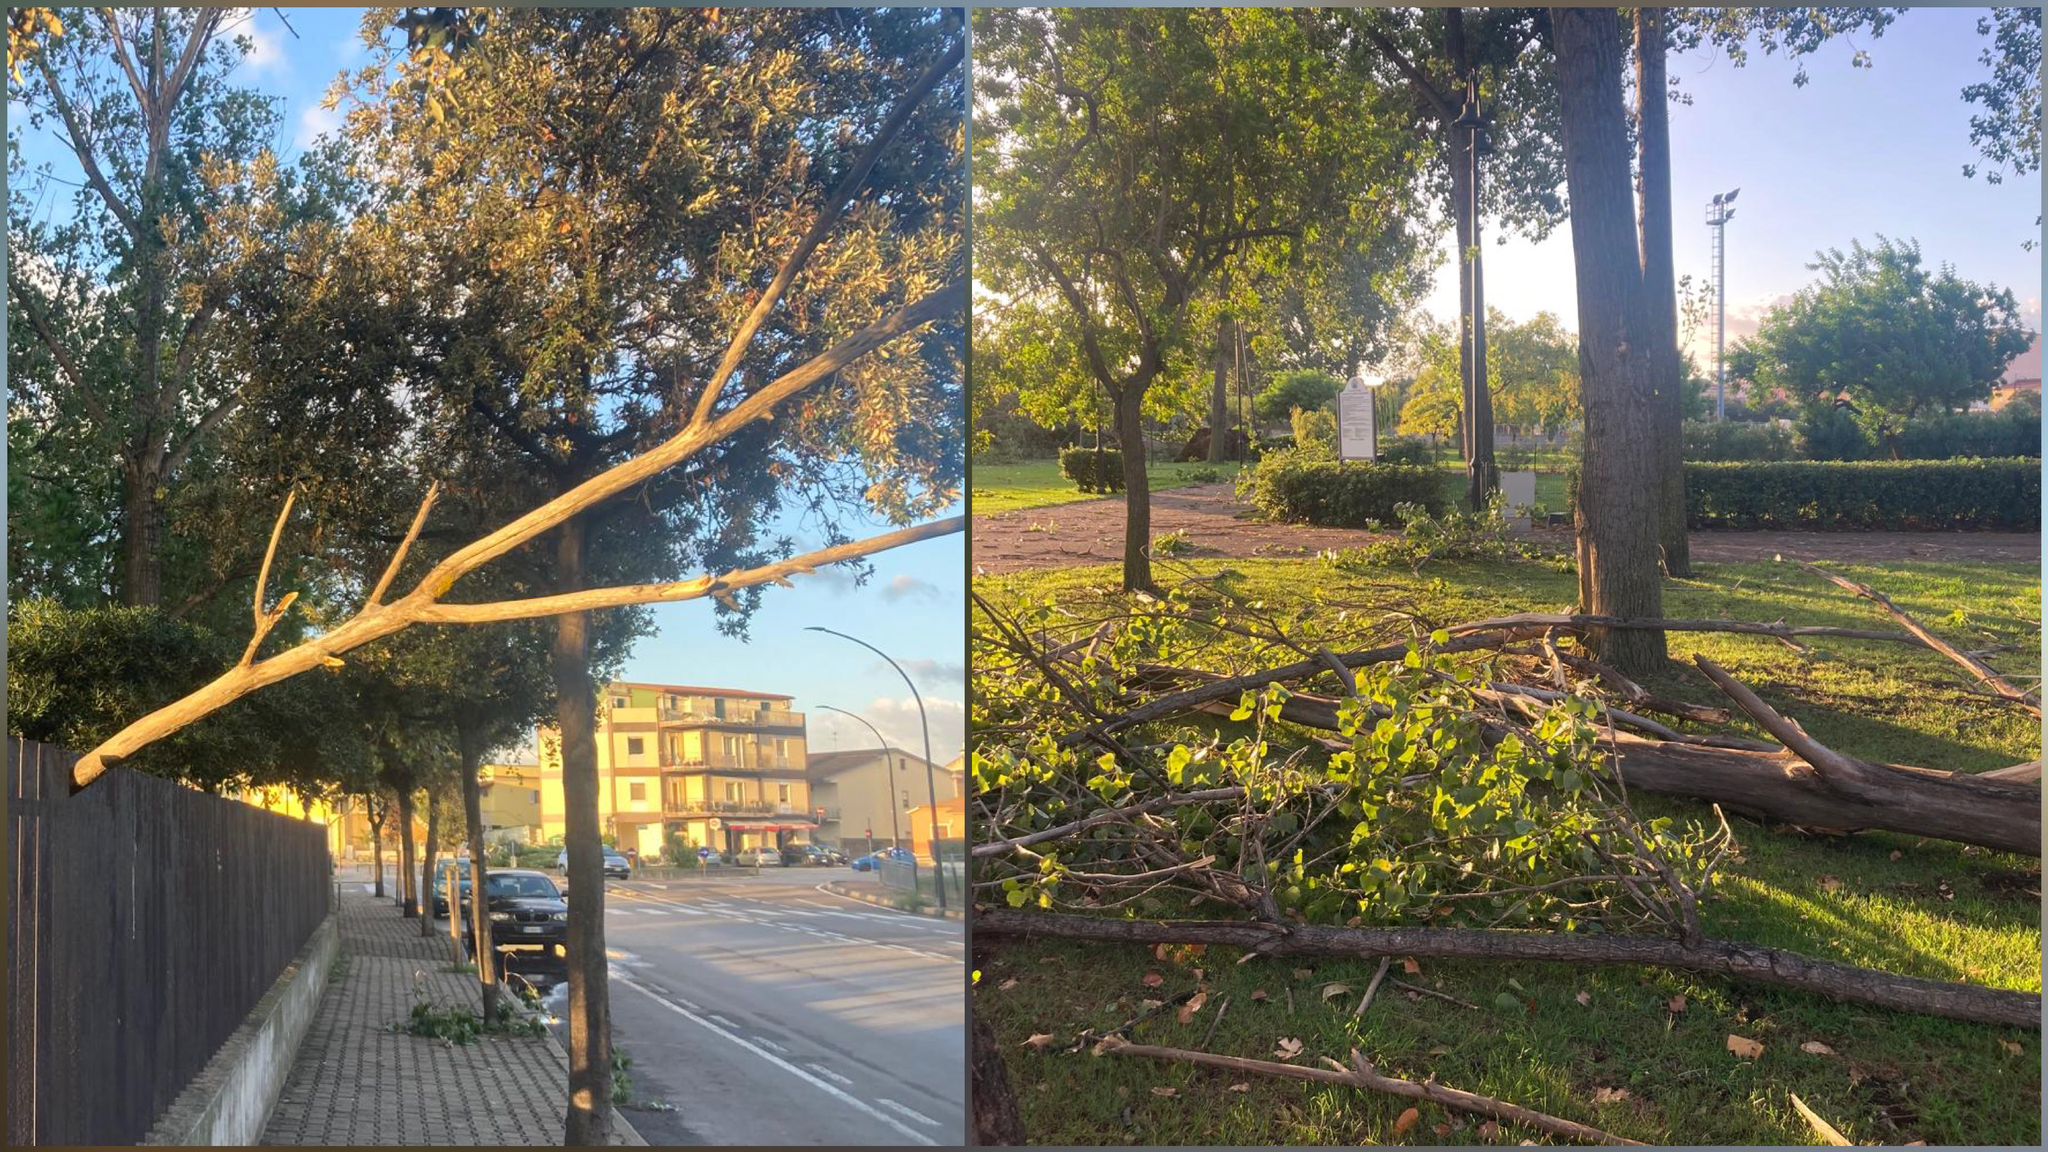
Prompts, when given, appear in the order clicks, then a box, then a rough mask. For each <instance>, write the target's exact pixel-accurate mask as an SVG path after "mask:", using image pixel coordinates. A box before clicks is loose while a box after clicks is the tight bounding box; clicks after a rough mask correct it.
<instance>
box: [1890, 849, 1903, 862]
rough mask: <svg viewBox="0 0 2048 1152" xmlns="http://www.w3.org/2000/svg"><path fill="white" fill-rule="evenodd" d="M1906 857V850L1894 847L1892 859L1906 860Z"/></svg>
mask: <svg viewBox="0 0 2048 1152" xmlns="http://www.w3.org/2000/svg"><path fill="white" fill-rule="evenodd" d="M1905 858H1906V854H1905V853H1904V852H1901V851H1899V850H1898V849H1897V848H1894V849H1892V859H1894V860H1904V859H1905Z"/></svg>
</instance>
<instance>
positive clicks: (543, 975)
mask: <svg viewBox="0 0 2048 1152" xmlns="http://www.w3.org/2000/svg"><path fill="white" fill-rule="evenodd" d="M484 898H485V909H486V911H487V912H488V913H489V915H490V920H491V946H492V947H493V948H495V949H496V950H497V953H498V956H499V957H500V962H501V963H502V964H503V965H504V967H503V969H502V971H505V972H516V973H518V974H519V975H521V976H524V977H526V978H527V979H528V980H531V981H533V982H534V983H535V984H552V983H560V982H562V981H565V980H567V979H568V978H569V904H568V901H567V899H565V898H564V897H563V895H562V890H561V889H559V888H557V887H555V882H554V880H553V879H552V878H550V877H549V876H548V874H547V873H545V872H535V871H532V870H530V869H524V868H521V869H507V870H504V871H493V872H491V873H490V875H489V877H488V878H487V879H486V880H485V882H484ZM462 923H463V934H462V936H463V939H462V943H463V946H464V947H465V948H466V949H468V951H469V954H470V956H472V957H474V956H475V955H476V940H475V937H474V935H473V934H472V933H471V931H470V929H469V916H468V914H467V909H465V911H464V915H463V918H462Z"/></svg>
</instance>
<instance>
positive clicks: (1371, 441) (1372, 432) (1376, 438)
mask: <svg viewBox="0 0 2048 1152" xmlns="http://www.w3.org/2000/svg"><path fill="white" fill-rule="evenodd" d="M1378 398H1379V390H1378V389H1377V388H1374V387H1372V386H1371V385H1369V384H1368V383H1367V381H1366V378H1365V377H1363V376H1353V377H1352V378H1351V384H1350V386H1349V387H1347V388H1345V389H1344V390H1343V391H1342V392H1339V393H1337V459H1339V460H1378V459H1379V458H1380V428H1379V413H1378V412H1377V411H1376V410H1375V409H1376V407H1377V406H1376V405H1375V404H1374V401H1375V400H1377V399H1378Z"/></svg>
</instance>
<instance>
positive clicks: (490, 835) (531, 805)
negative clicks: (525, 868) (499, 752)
mask: <svg viewBox="0 0 2048 1152" xmlns="http://www.w3.org/2000/svg"><path fill="white" fill-rule="evenodd" d="M477 787H478V791H479V792H480V794H481V796H482V801H483V812H482V815H483V821H484V839H485V840H486V841H487V842H493V843H495V842H498V841H506V842H509V843H512V844H537V843H540V841H541V839H542V837H541V819H540V789H541V785H540V765H538V764H486V765H484V766H483V767H482V768H480V769H478V771H477Z"/></svg>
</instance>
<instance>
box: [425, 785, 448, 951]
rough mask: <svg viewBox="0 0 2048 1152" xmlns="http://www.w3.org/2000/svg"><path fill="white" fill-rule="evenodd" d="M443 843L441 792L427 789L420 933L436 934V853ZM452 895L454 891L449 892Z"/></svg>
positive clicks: (426, 934)
mask: <svg viewBox="0 0 2048 1152" xmlns="http://www.w3.org/2000/svg"><path fill="white" fill-rule="evenodd" d="M440 843H441V794H440V793H439V792H437V791H435V790H434V789H432V788H429V789H427V841H426V843H425V844H422V845H421V846H420V849H421V851H420V935H422V936H432V935H433V934H434V854H435V852H436V851H437V850H438V848H439V847H440ZM449 895H450V896H451V897H452V896H453V895H454V894H453V893H450V894H449Z"/></svg>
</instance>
